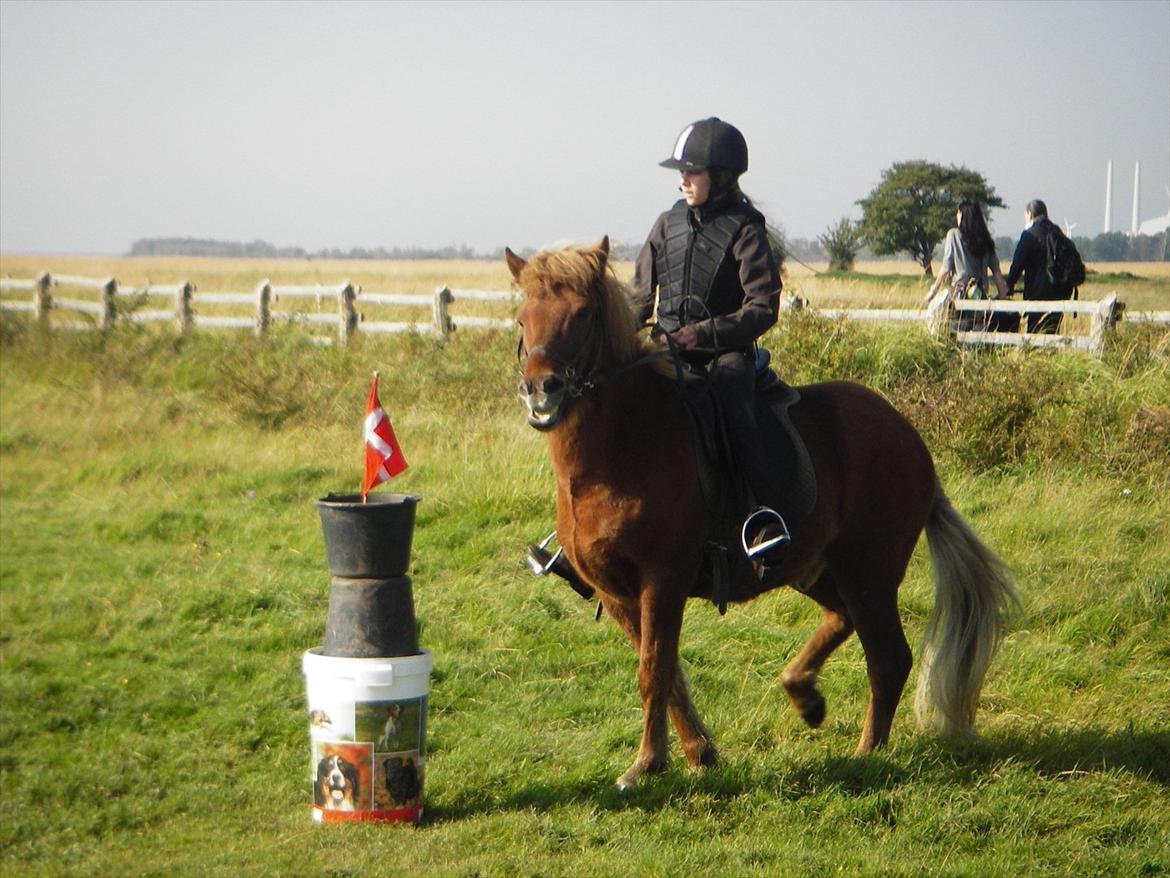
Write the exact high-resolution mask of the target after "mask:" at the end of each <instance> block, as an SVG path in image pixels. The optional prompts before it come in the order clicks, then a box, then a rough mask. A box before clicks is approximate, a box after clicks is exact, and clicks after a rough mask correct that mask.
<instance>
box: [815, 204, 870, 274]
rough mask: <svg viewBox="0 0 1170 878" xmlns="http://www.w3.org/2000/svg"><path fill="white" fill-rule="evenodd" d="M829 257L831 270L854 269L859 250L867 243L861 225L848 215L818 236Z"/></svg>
mask: <svg viewBox="0 0 1170 878" xmlns="http://www.w3.org/2000/svg"><path fill="white" fill-rule="evenodd" d="M817 240H818V241H820V242H821V246H822V247H824V248H825V253H826V254H827V255H828V257H829V271H852V270H853V263H854V262H855V261H856V260H857V251H858V250H860V249H861V246H862V244H864V243H865V236H864V235H863V234H862V233H861V226H860V225H859V224H858V223H855V222H853V220H851V219H849V217H847V216H843V217H841V219H840V220H838V221H837V224H836V225H835V226H829V227H828V228H827V229H826V230H825V233H824V234H823V235H821V236H819V237H818V238H817Z"/></svg>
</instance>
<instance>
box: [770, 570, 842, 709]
mask: <svg viewBox="0 0 1170 878" xmlns="http://www.w3.org/2000/svg"><path fill="white" fill-rule="evenodd" d="M808 595H809V597H811V598H813V599H814V600H816V601H817V602H818V603H819V604H820V605H821V614H822V618H821V624H820V625H819V626H817V629H816V631H814V632H813V633H812V636H811V637H809V639H808V641H807V642H806V643H805V644H804V646H803V647H802V648H801V650H800V652H799V653H797V654H796V658H794V659H793V660H792V661H791V662H789V663H788V667H786V668H785V669H784V673H783V674H781V675H780V682H781V683H782V684H783V685H784V689H785V691H786V692H787V693H788V700H789V701H790V702H791V703H792V708H793V709H794V710H795V711H796V713H797V715H798V716H799V717H800V718H801V719H802V720H804V721H805V722H806V723H808V725H809V726H810V727H811V728H814V729H815V728H818V727H819V726H820V724H821V723H822V722H824V719H825V697H824V696H823V695H822V694H821V692H820V690H819V689H817V675H818V674H819V673H820V670H821V667H822V666H823V665H824V664H825V660H826V659H828V657H829V656H830V655H831V654H832V652H833V650H835V649H836V648H837V647H838V646H840V645H841V644H842V643H844V642H845V641H846V640H847V639H848V637H849V635H850V634H852V633H853V624H852V623H851V622H850V621H849V617H848V615H846V613H845V608H844V605H843V604H842V603H841V600H840V597H839V596H838V595H837V590H836V586H834V585H833V581H832V578H831V577H830V576H829V575H828V574H827V573H825V574H822V575H821V577H820V579H818V580H817V582H816V584H815V585H814V586H813V587H812V588H810V589H809V590H808Z"/></svg>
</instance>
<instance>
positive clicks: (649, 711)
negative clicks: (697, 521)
mask: <svg viewBox="0 0 1170 878" xmlns="http://www.w3.org/2000/svg"><path fill="white" fill-rule="evenodd" d="M685 602H686V597H685V596H679V595H674V594H664V593H663V592H662V591H660V590H657V589H647V590H644V591H643V592H642V595H641V601H640V613H639V623H640V624H639V628H640V629H641V644H640V648H639V650H638V690H639V691H640V692H641V695H642V742H641V744H640V745H639V747H638V757H637V759H635V760H634V764H633V765H631V766H630V767H629V768H628V769H627V770H626V772H625V774H623V775H622V776H621V777H619V778H618V781H617V785H618V788H619V789H626V788H627V787H629V786H631V785H633V784H634V783H635V782H636V781H637V780H638V778H640V777H641V776H642V775H643V774H654V773H657V772H660V771H663V770H664V769H665V768H666V763H667V758H668V754H667V729H666V721H667V717H666V710H667V705H668V704H669V702H670V698H671V695H672V694H673V693H674V690H675V681H676V675H677V673H678V669H679V668H678V638H679V632H680V630H681V629H682V616H683V607H684V605H685Z"/></svg>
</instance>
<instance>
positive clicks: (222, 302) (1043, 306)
mask: <svg viewBox="0 0 1170 878" xmlns="http://www.w3.org/2000/svg"><path fill="white" fill-rule="evenodd" d="M59 287H66V288H69V289H70V290H71V291H72V290H91V291H97V294H98V295H97V298H96V299H82V298H76V297H72V296H61V295H56V294H55V293H53V292H51V291H52V290H54V289H55V288H59ZM0 292H9V293H11V292H20V293H24V292H29V293H31V294H32V296H31V298H30V299H22V298H12V297H11V296H9V297H5V298H3V299H0V308H3V309H5V310H9V311H20V312H27V313H32V314H34V315H35V319H36V320H37V321H39V322H40V323H41V324H42V325H44V326H46V327H52V328H62V329H94V328H101V329H107V328H109V327H111V326H113V325H114V323H115V322H116V321H118V320H125V321H128V322H133V323H147V322H174V323H175V324H176V326H177V327H178V329H179V331H180V332H182V333H187V332H190V331H191V330H193V329H197V328H208V329H251V330H252V331H253V332H255V333H256V334H257V335H263V334H264V333H265V332H266V331H267V330H268V328H269V327H270V326H271V325H272V324H273V323H274V322H278V323H288V322H292V323H298V324H303V325H307V326H324V327H329V328H332V329H334V330H335V331H336V339H337V340H338V341H341V342H342V343H346V342H348V341H349V340H350V339H352V338H353V337H354V335H355V334H356V333H359V332H360V333H391V332H417V333H426V334H438V335H440V336H447V335H449V334H450V333H451V332H452V331H454V330H455V329H457V328H460V327H468V328H478V329H510V328H511V327H513V326H514V325H515V324H514V321H513V320H512V319H511V318H507V319H504V318H498V317H486V316H482V315H471V314H467V315H458V314H453V313H452V305H454V304H455V303H456V302H459V301H472V302H500V303H508V304H513V303H515V302H517V301H518V299H519V296H518V294H516V293H511V292H499V291H496V290H452V289H450V288H448V287H447V286H445V285H441V286H439V287H438V288H437V289H436V290H435V291H434V293H432V294H430V295H426V294H418V293H381V292H368V293H367V292H364V291H362V289H361V287H359V286H355V285H353V284H351V283H349V282H348V281H345V282H343V283H340V284H337V285H334V286H322V285H312V286H305V285H300V286H297V285H273V284H272V283H271V282H270V281H268V280H265V281H261V282H260V284H258V285H257V287H256V289H255V290H253V291H252V292H206V293H202V292H198V291H197V289H196V287H195V285H194V284H193V283H190V282H182V283H177V284H148V285H147V286H143V287H138V288H131V287H122V286H120V285H119V284H118V282H117V280H115V279H114V278H90V277H79V276H77V275H66V274H60V275H50V274H49V273H47V272H45V273H42V274H41V275H39V276H38V277H36V278H32V279H29V278H0ZM131 298H136V299H137V300H138V301H137V302H134V303H132V304H131V305H129V306H128V307H119V306H118V300H119V299H123V300H127V299H131ZM161 298H167V299H170V300H171V303H172V304H171V306H170V307H166V308H159V307H153V308H147V307H145V306H146V305H148V304H149V305H154V304H157V303H158V300H159V299H161ZM298 299H313V300H315V302H316V304H317V306H318V307H320V306H321V305H322V304H324V303H325V302H327V301H329V302H335V303H336V308H337V310H336V312H335V313H333V314H328V313H308V312H304V311H298V310H296V309H295V308H294V309H292V310H290V309H288V308H284V309H282V308H280V307H274V306H280V305H286V304H288V303H291V302H295V301H296V300H298ZM359 303H360V304H361V305H369V306H378V307H386V306H392V307H399V308H401V307H405V308H418V309H420V310H422V309H426V310H427V311H429V314H427V315H426V316H425V317H424V316H423V315H421V314H420V315H419V318H420V319H417V320H400V321H388V320H366V319H365V315H364V314H363V313H362V312H361V311H359V310H358V304H359ZM786 304H787V305H788V306H789V307H800V305H801V303H800V302H799V300H788V301H787V302H786ZM219 306H228V307H229V308H234V309H236V311H237V312H238V311H239V309H240V308H241V307H246V308H247V309H248V312H249V313H248V314H246V315H245V314H240V313H234V314H223V313H219V314H217V313H206V311H207V310H209V309H210V310H214V309H215V308H216V307H219ZM1124 307H1125V306H1124V305H1122V304H1121V303H1120V302H1118V300H1117V294H1116V293H1110V294H1109V295H1108V296H1106V297H1105V298H1104V299H1102V300H1101V301H1099V302H1082V301H1068V300H1059V301H1014V300H1010V299H991V300H987V299H979V300H959V301H949V302H948V301H946V300H936V302H934V303H932V305H931V306H930V307H928V308H927V309H925V310H924V309H921V308H908V309H891V308H865V309H855V308H848V309H847V308H824V309H818V310H817V311H816V313H817V314H819V315H821V316H824V317H828V318H847V319H851V320H866V321H870V320H881V321H904V322H925V324H926V325H927V326H928V327H929V328H930V329H931V331H933V332H949V333H951V334H953V335H954V336H955V337H956V338H957V339H958V340H959V341H960V342H962V343H964V344H972V345H1016V346H1021V345H1031V346H1033V347H1052V346H1059V347H1068V348H1079V349H1086V350H1091V351H1100V350H1101V348H1102V346H1103V345H1104V340H1105V337H1106V335H1107V333H1108V332H1109V331H1110V329H1112V327H1113V326H1114V325H1115V324H1116V323H1117V322H1118V321H1119V320H1121V319H1125V320H1127V321H1130V322H1133V321H1156V322H1160V323H1170V311H1145V312H1133V313H1123V312H1124ZM961 312H982V313H1001V314H1002V313H1016V314H1020V315H1021V316H1023V315H1024V314H1029V313H1038V312H1047V313H1053V314H1074V315H1075V314H1087V315H1089V316H1090V318H1091V320H1090V322H1091V326H1090V329H1089V333H1088V335H1064V334H1045V333H1028V332H977V331H956V330H955V328H954V327H955V323H956V320H955V315H956V314H957V313H961ZM79 317H81V318H87V319H77V318H79ZM1021 324H1024V325H1026V321H1023V320H1021ZM311 337H312V338H313V340H314V341H317V342H321V343H330V342H332V341H333V340H334V339H333V337H332V336H328V335H321V334H319V333H317V334H311Z"/></svg>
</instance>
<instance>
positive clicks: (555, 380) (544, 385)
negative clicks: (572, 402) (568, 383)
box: [540, 375, 565, 393]
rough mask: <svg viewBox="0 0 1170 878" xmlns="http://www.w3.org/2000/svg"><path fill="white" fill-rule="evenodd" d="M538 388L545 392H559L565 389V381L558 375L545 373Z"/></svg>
mask: <svg viewBox="0 0 1170 878" xmlns="http://www.w3.org/2000/svg"><path fill="white" fill-rule="evenodd" d="M540 389H541V390H543V391H544V392H545V393H560V392H561V391H562V390H564V389H565V381H564V379H563V378H561V376H559V375H546V376H545V377H544V378H543V379H541V382H540Z"/></svg>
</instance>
